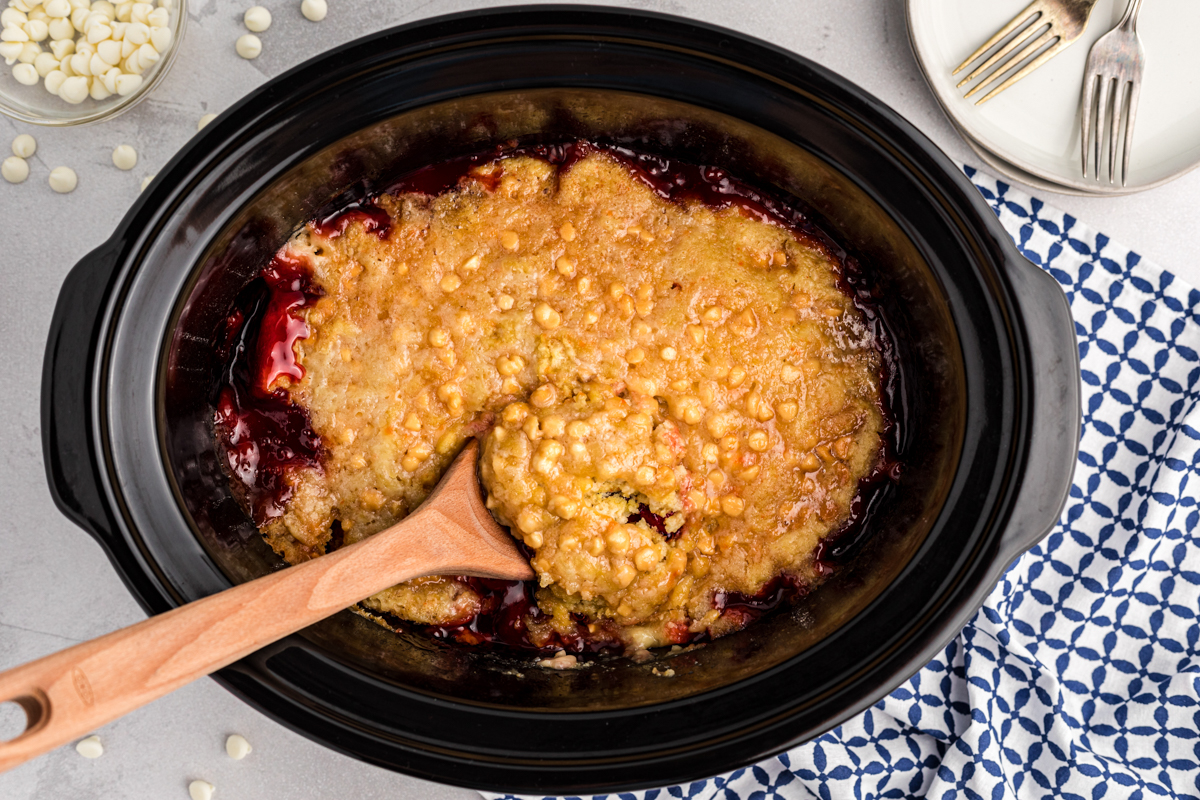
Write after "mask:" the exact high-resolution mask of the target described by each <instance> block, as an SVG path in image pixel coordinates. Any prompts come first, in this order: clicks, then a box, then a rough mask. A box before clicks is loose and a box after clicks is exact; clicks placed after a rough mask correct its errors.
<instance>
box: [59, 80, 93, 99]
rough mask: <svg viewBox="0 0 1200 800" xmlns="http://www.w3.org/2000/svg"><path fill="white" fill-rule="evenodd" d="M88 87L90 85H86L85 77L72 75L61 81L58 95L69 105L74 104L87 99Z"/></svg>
mask: <svg viewBox="0 0 1200 800" xmlns="http://www.w3.org/2000/svg"><path fill="white" fill-rule="evenodd" d="M90 89H91V87H89V86H88V79H87V78H85V77H83V76H81V75H72V76H71V77H70V78H67V79H66V80H65V81H63V82H62V86H61V87H59V90H58V96H59V97H61V98H62V99H63V100H66V101H67V102H68V103H70V104H71V105H75V104H77V103H82V102H83V101H84V100H86V99H87V96H88V92H89V91H90Z"/></svg>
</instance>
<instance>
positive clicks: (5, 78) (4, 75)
mask: <svg viewBox="0 0 1200 800" xmlns="http://www.w3.org/2000/svg"><path fill="white" fill-rule="evenodd" d="M148 1H149V0H147V2H148ZM7 5H8V3H7V2H4V0H0V6H2V7H7ZM154 5H155V7H158V3H154ZM165 7H166V8H167V11H168V12H169V13H168V19H169V22H168V26H169V27H170V29H171V45H170V47H168V48H167V52H165V53H162V54H161V55H160V57H159V59H158V61H156V62H155V63H154V64H153V65H151V66H150V68H149V69H147V70H146V71H145V72H143V73H142V85H141V86H139V87H138V88H137V90H136V91H134V92H132V93H131V94H127V95H125V96H124V97H121V96H120V95H118V94H113V95H111V96H109V97H106V98H105V99H103V100H93V99H92V98H91V97H88V98H87V99H85V100H84V101H83V102H82V103H79V104H78V105H71V104H70V103H68V102H67V101H66V100H63V99H62V98H60V97H59V96H58V95H54V94H50V92H48V91H46V83H45V80H44V79H41V78H39V79H38V82H37V83H35V84H33V85H32V86H26V85H24V84H22V83H20V82H19V81H17V79H16V78H14V77H13V74H12V67H14V66H16V64H13V65H12V66H6V65H5V64H4V59H2V58H0V112H3V113H5V114H7V115H8V116H10V117H12V118H14V119H19V120H22V121H24V122H32V123H34V124H35V125H46V126H51V127H66V126H69V125H86V124H87V123H90V122H99V121H100V120H105V119H111V118H113V117H115V116H117V115H118V114H120V113H122V112H124V111H127V110H129V109H131V108H133V107H134V106H135V105H137V104H138V103H140V102H141V101H142V98H144V97H145V96H146V95H147V94H149V93H150V91H151V90H152V89H153V88H154V87H155V86H157V85H158V82H159V81H161V80H162V78H163V76H164V75H166V74H167V70H169V69H170V68H171V64H173V63H174V61H175V54H176V53H178V52H179V42H180V40H182V39H183V30H184V26H185V24H186V22H187V0H172V2H171V4H170V6H165ZM77 41H78V38H77ZM44 44H45V43H43V45H44ZM43 49H48V48H45V47H43Z"/></svg>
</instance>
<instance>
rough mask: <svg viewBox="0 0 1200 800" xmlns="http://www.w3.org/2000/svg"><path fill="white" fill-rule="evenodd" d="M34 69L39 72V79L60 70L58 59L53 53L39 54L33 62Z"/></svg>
mask: <svg viewBox="0 0 1200 800" xmlns="http://www.w3.org/2000/svg"><path fill="white" fill-rule="evenodd" d="M33 68H34V69H36V70H37V74H38V77H40V78H44V77H46V76H47V75H49V74H50V73H51V72H53V71H54V70H56V69H58V59H57V58H55V57H54V54H53V53H38V57H37V58H35V59H34V60H33Z"/></svg>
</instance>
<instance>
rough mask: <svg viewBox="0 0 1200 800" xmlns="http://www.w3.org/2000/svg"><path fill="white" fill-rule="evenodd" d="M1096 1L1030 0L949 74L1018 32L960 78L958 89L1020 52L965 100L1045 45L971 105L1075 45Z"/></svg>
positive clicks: (986, 98) (993, 72)
mask: <svg viewBox="0 0 1200 800" xmlns="http://www.w3.org/2000/svg"><path fill="white" fill-rule="evenodd" d="M1097 2H1098V0H1033V2H1032V3H1030V4H1029V5H1028V6H1027V7H1026V8H1025V10H1024V11H1022V12H1021V13H1020V14H1017V15H1016V16H1015V17H1013V18H1012V20H1011V21H1010V22H1009V23H1008V24H1007V25H1005V26H1004V27H1003V28H1001V29H1000V30H998V31H996V35H995V36H993V37H992V38H990V39H988V40H987V41H986V42H984V43H983V46H982V47H980V48H979V49H978V50H976V51H975V52H974V53H972V54H971V55H970V56H969V57H968V58H967V60H966V61H964V62H963V63H961V64H959V65H958V68H957V69H955V70H954V72H952V73H951V74H952V75H957V74H958V73H960V72H962V71H963V70H964V69H966V68H967V67H968V66H970V64H971V63H972V62H974V61H975V60H977V59H978V58H979V57H980V56H982V55H983V54H984V53H986V52H987V51H988V50H991V49H992V48H993V47H995V46H996V45H997V44H999V43H1000V42H1001V41H1003V40H1004V39H1005V37H1007V36H1009V35H1010V34H1012V33H1013V31H1018V33H1017V34H1016V35H1015V36H1013V37H1012V39H1011V40H1010V41H1009V42H1008V43H1007V44H1005V45H1004V46H1003V47H1001V48H1000V49H999V50H997V51H996V52H995V53H993V54H992V55H991V57H989V58H988V59H987V60H986V61H984V62H983V63H982V64H980V65H979V66H978V67H976V68H975V69H974V70H973V71H972V72H971V74H969V75H967V77H965V78H963V79H962V80H961V81H959V83H958V88H960V89H961V88H962V87H963V86H965V85H966V84H967V83H970V82H971V81H973V80H975V78H977V77H979V76H980V75H982V74H983V73H984V71H986V70H987V69H988V67H990V66H992V65H993V64H995V63H996V62H998V61H1000V59H1002V58H1004V57H1005V56H1007V55H1008V54H1009V53H1011V52H1012V51H1013V50H1015V49H1017V48H1018V47H1020V46H1021V45H1025V47H1022V48H1021V51H1020V52H1019V53H1017V54H1016V55H1015V56H1013V57H1012V58H1009V59H1008V60H1006V61H1005V62H1004V63H1002V64H1000V65H999V66H997V67H996V69H995V70H993V71H992V73H991V74H990V75H988V76H987V79H986V80H983V81H981V82H980V83H978V84H976V85H975V88H973V89H971V91H969V92H967V94H966V97H971V96H972V95H974V94H975V93H976V92H979V91H980V90H982V89H985V88H987V87H988V86H990V85H991V84H992V83H993V82H994V81H995V80H996V79H997V78H999V77H1001V76H1002V75H1004V74H1005V73H1006V72H1010V71H1012V69H1013V68H1014V67H1018V66H1020V64H1021V62H1022V61H1024V60H1025V59H1027V58H1029V57H1030V56H1031V55H1033V54H1034V53H1036V52H1037V51H1038V50H1040V49H1041V48H1043V47H1045V46H1046V45H1050V47H1049V48H1048V49H1046V50H1045V51H1044V52H1042V53H1041V54H1040V55H1038V57H1037V58H1035V59H1033V60H1032V61H1030V62H1029V63H1028V64H1026V65H1025V66H1023V67H1021V69H1020V70H1018V71H1017V72H1016V73H1015V74H1013V75H1012V76H1010V77H1008V78H1006V79H1005V81H1004V82H1003V83H1001V84H1000V85H999V86H997V87H996V88H994V89H992V90H991V91H990V92H988V93H987V94H985V95H984V96H983V97H982V98H981V99H980V100H977V101H976V102H975V105H980V104H981V103H986V102H987V101H988V100H990V99H992V98H993V97H995V96H996V95H998V94H1000V93H1001V92H1003V91H1004V90H1005V89H1007V88H1008V87H1009V86H1012V85H1013V84H1014V83H1016V82H1017V81H1019V80H1021V78H1024V77H1025V76H1026V75H1028V74H1029V73H1031V72H1033V71H1034V70H1035V69H1037V68H1038V67H1040V66H1041V65H1042V64H1045V63H1046V62H1047V61H1049V60H1050V59H1052V58H1054V57H1055V56H1056V55H1058V54H1059V53H1061V52H1062V51H1063V50H1066V49H1067V48H1068V47H1070V46H1071V45H1073V44H1074V43H1075V40H1076V39H1078V38H1079V37H1080V36H1082V35H1083V32H1084V31H1085V30H1087V24H1088V17H1090V16H1091V14H1092V9H1093V8H1094V7H1095V5H1096V3H1097ZM1047 23H1048V24H1049V26H1050V27H1049V28H1046V25H1047ZM1042 29H1045V32H1044V33H1041V34H1040V35H1037V36H1035V35H1034V34H1037V33H1038V32H1039V31H1042Z"/></svg>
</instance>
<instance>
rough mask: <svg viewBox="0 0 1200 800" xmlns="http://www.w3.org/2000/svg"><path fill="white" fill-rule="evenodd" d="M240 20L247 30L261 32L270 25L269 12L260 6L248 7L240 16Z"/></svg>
mask: <svg viewBox="0 0 1200 800" xmlns="http://www.w3.org/2000/svg"><path fill="white" fill-rule="evenodd" d="M242 22H244V23H246V28H247V30H251V31H254V32H255V33H262V32H263V31H265V30H266V29H267V28H269V27H271V12H270V11H268V10H267V9H265V8H263V7H262V6H254V7H253V8H248V9H246V14H245V16H243V17H242Z"/></svg>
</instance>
